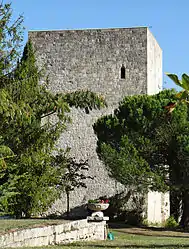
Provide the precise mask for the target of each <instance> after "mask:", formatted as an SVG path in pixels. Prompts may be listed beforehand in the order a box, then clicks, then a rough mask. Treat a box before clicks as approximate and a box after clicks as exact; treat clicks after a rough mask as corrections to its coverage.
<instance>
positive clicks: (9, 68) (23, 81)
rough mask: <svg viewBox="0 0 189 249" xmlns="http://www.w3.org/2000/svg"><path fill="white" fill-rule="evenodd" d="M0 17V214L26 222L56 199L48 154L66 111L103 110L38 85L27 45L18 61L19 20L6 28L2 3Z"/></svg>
mask: <svg viewBox="0 0 189 249" xmlns="http://www.w3.org/2000/svg"><path fill="white" fill-rule="evenodd" d="M0 13H1V15H0V24H1V27H0V34H1V36H0V44H1V47H0V53H1V54H2V55H3V56H4V57H1V60H0V81H1V84H0V119H1V123H0V156H1V158H0V163H1V165H0V212H6V213H11V214H14V215H16V216H17V217H22V216H25V217H30V216H31V215H32V214H39V213H42V212H44V211H45V210H47V209H48V207H49V206H50V205H51V204H52V203H53V202H54V200H55V199H56V198H58V197H59V196H60V190H59V188H58V187H57V186H58V185H59V181H60V177H59V169H57V168H56V167H54V164H53V160H54V159H53V157H52V155H53V154H52V153H53V152H54V151H55V150H56V142H57V140H58V138H59V136H60V134H61V133H62V132H63V131H64V129H65V128H66V126H67V125H68V124H69V121H70V118H69V112H70V107H72V106H76V107H80V108H83V109H84V110H85V111H86V112H87V113H88V112H89V111H90V110H92V109H94V108H96V109H99V108H101V107H104V106H105V101H104V99H103V98H102V97H101V96H97V95H96V94H95V93H92V92H90V91H86V92H84V91H80V92H79V91H77V92H73V93H65V94H63V93H59V94H53V93H51V92H49V91H48V90H47V89H46V88H45V86H44V85H41V84H40V79H41V77H42V76H43V75H42V74H41V72H40V71H39V70H38V68H37V66H36V59H35V54H34V51H33V47H32V43H31V41H28V43H27V44H26V46H25V48H24V51H23V55H22V57H21V59H18V57H17V56H18V55H19V48H20V45H21V44H20V42H21V41H22V34H21V31H22V20H23V19H22V17H19V18H18V19H17V20H16V21H15V23H14V24H12V25H11V24H10V22H11V15H12V10H11V5H10V4H3V3H2V4H1V5H0ZM7 56H8V57H7ZM66 160H69V158H65V161H66ZM65 165H67V164H66V163H65ZM62 167H63V166H62ZM62 172H63V171H62Z"/></svg>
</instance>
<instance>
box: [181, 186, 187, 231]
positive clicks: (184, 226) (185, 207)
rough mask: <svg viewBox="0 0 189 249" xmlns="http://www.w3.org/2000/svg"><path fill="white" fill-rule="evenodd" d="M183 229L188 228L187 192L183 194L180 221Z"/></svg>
mask: <svg viewBox="0 0 189 249" xmlns="http://www.w3.org/2000/svg"><path fill="white" fill-rule="evenodd" d="M180 225H181V226H182V227H183V228H186V227H189V191H188V190H185V192H184V193H183V213H182V218H181V221H180Z"/></svg>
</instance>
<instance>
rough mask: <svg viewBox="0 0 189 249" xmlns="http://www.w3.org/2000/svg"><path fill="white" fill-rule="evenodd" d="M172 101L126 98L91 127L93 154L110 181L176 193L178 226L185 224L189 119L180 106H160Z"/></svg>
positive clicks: (165, 95) (165, 94)
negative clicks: (180, 208)
mask: <svg viewBox="0 0 189 249" xmlns="http://www.w3.org/2000/svg"><path fill="white" fill-rule="evenodd" d="M175 101H176V92H175V91H173V90H166V91H162V92H160V93H159V94H157V95H154V96H146V95H142V96H132V97H126V98H125V99H124V100H123V101H122V102H121V103H120V105H119V107H118V109H116V110H115V111H114V115H109V116H106V117H103V118H101V119H99V120H98V121H97V123H96V124H95V125H94V130H95V133H96V134H97V136H98V147H97V150H98V154H99V157H100V158H101V159H102V160H103V161H104V163H105V165H106V167H107V169H108V171H109V173H110V176H112V177H113V178H115V179H117V180H118V181H119V182H121V183H122V184H124V185H126V186H127V187H132V188H137V190H138V191H141V192H144V191H148V190H149V189H152V190H157V191H166V190H167V189H170V190H171V191H174V192H175V191H177V192H179V193H181V196H182V197H181V198H182V204H183V212H182V220H181V224H182V225H183V226H187V225H188V224H189V219H188V217H189V212H188V210H189V202H188V200H189V188H188V187H189V185H188V182H189V177H188V175H189V168H188V163H189V158H188V156H189V151H188V148H189V143H188V141H189V140H188V138H189V133H188V131H189V122H188V120H189V118H188V106H187V105H186V104H185V103H181V104H180V105H178V106H177V107H176V108H175V111H174V112H172V113H167V111H166V110H165V108H164V107H166V106H167V104H168V103H170V102H171V103H174V102H175Z"/></svg>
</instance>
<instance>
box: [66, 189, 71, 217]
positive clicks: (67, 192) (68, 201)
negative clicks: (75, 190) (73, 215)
mask: <svg viewBox="0 0 189 249" xmlns="http://www.w3.org/2000/svg"><path fill="white" fill-rule="evenodd" d="M66 197H67V217H69V215H70V192H69V191H66Z"/></svg>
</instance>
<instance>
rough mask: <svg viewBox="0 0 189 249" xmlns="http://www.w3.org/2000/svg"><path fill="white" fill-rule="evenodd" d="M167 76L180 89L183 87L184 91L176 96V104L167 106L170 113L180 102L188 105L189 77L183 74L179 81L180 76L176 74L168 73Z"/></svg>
mask: <svg viewBox="0 0 189 249" xmlns="http://www.w3.org/2000/svg"><path fill="white" fill-rule="evenodd" d="M166 74H167V76H168V77H169V78H170V79H171V80H172V81H173V82H174V83H175V84H176V85H177V86H179V87H181V88H182V89H183V90H182V91H180V92H179V93H177V94H176V98H177V101H176V102H175V103H169V104H168V105H167V106H166V109H167V110H168V112H172V111H173V110H174V109H175V107H176V105H177V104H178V103H180V102H185V103H188V100H189V76H188V75H187V74H186V73H184V74H182V78H181V80H179V78H178V76H177V75H176V74H170V73H166Z"/></svg>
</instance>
